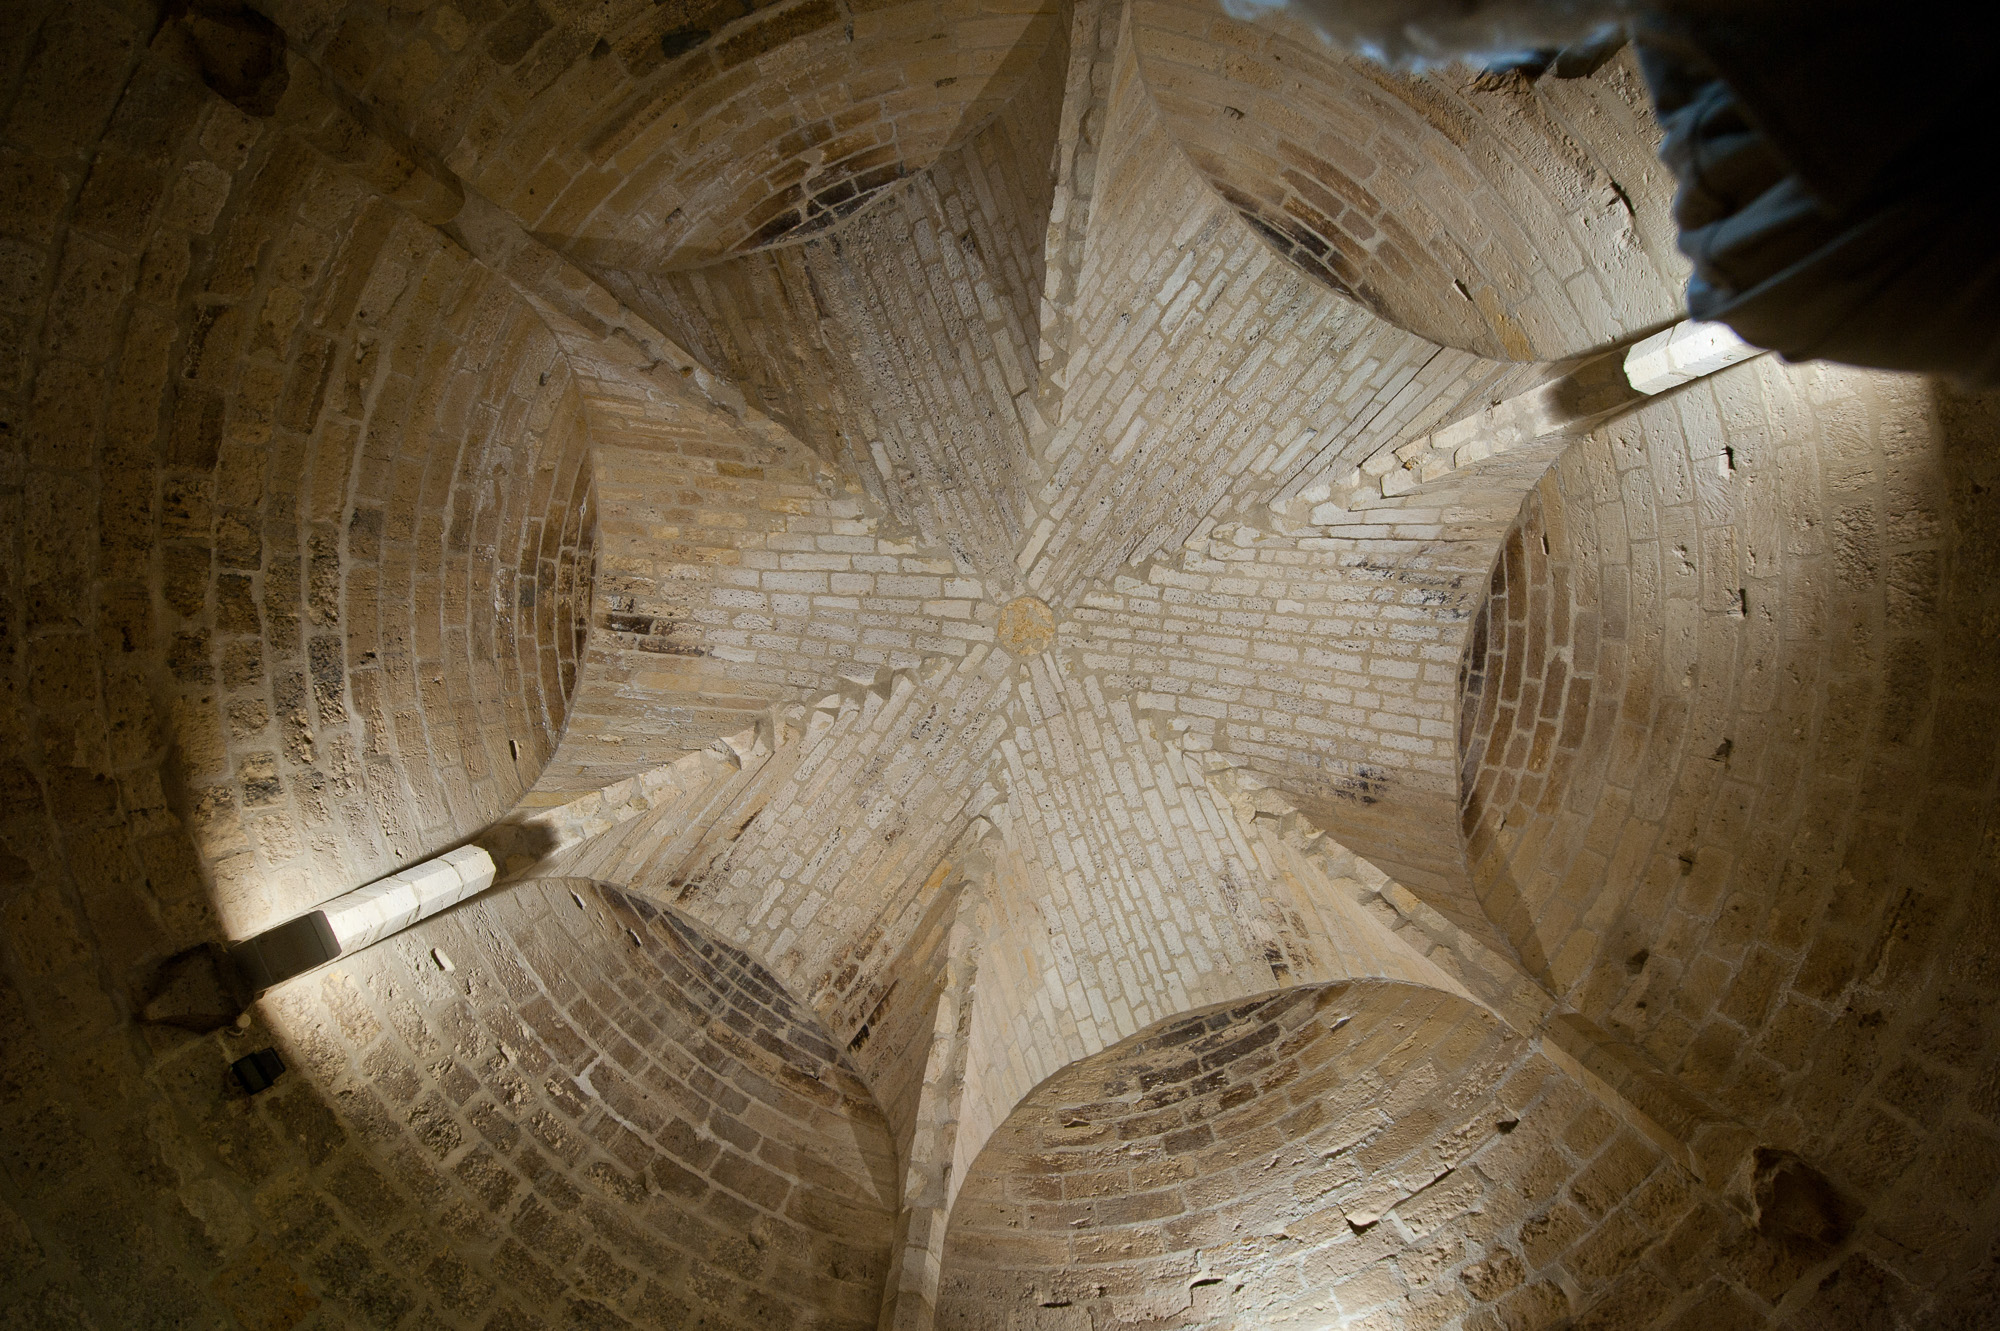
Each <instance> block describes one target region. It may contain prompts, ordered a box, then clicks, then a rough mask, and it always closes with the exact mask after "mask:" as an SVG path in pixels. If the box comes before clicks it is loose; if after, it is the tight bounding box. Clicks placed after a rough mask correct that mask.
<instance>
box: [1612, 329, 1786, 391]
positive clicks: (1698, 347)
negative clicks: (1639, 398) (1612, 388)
mask: <svg viewBox="0 0 2000 1331" xmlns="http://www.w3.org/2000/svg"><path fill="white" fill-rule="evenodd" d="M1763 354H1764V352H1763V349H1762V348H1761V347H1753V346H1751V345H1750V344H1749V343H1748V342H1745V341H1744V340H1743V339H1742V338H1740V337H1738V336H1736V333H1735V331H1734V330H1733V329H1731V328H1730V327H1729V325H1727V324H1719V323H1697V322H1695V321H1694V320H1692V319H1690V320H1687V321H1685V322H1682V323H1677V324H1675V325H1674V326H1673V327H1672V328H1669V329H1666V330H1664V331H1662V332H1658V333H1655V334H1653V335H1652V336H1651V337H1649V338H1647V339H1645V340H1644V341H1643V342H1635V343H1633V345H1632V347H1631V348H1630V349H1629V350H1627V351H1626V353H1625V378H1626V380H1627V381H1628V382H1630V383H1631V385H1632V387H1634V388H1636V389H1637V390H1638V391H1640V392H1641V393H1644V394H1646V395H1647V396H1648V397H1651V396H1653V395H1654V394H1658V393H1664V392H1666V391H1667V390H1668V389H1669V388H1678V387H1680V386H1681V385H1682V384H1689V383H1693V382H1694V381H1695V380H1697V379H1701V378H1704V377H1706V376H1708V375H1711V374H1714V373H1715V372H1716V371H1718V370H1726V369H1728V368H1729V367H1730V366H1732V365H1738V364H1741V363H1742V362H1744V361H1746V360H1749V359H1750V358H1751V357H1753V356H1761V355H1763Z"/></svg>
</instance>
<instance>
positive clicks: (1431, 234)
mask: <svg viewBox="0 0 2000 1331" xmlns="http://www.w3.org/2000/svg"><path fill="white" fill-rule="evenodd" d="M1132 25H1133V35H1134V38H1135V40H1136V43H1137V47H1138V51H1139V61H1140V68H1141V70H1142V72H1143V74H1144V77H1145V80H1146V86H1147V87H1148V89H1149V90H1150V91H1151V92H1152V94H1153V97H1154V99H1155V100H1156V101H1157V102H1158V103H1159V105H1160V109H1161V111H1162V113H1163V114H1164V115H1165V116H1166V118H1167V121H1168V124H1169V125H1170V127H1171V130H1172V133H1173V135H1174V137H1175V138H1176V139H1177V140H1178V141H1179V142H1180V144H1181V146H1182V147H1183V148H1184V149H1185V150H1186V151H1187V153H1188V155H1189V156H1190V157H1191V158H1192V159H1193V161H1194V163H1195V165H1196V166H1197V167H1198V168H1199V169H1200V170H1201V172H1202V174H1203V175H1204V176H1205V177H1206V178H1207V179H1208V181H1209V183H1210V184H1211V185H1212V186H1213V187H1214V188H1215V189H1216V190H1217V192H1219V193H1220V194H1221V195H1222V196H1223V198H1225V199H1227V200H1228V201H1229V202H1230V204H1231V205H1233V206H1234V207H1235V208H1236V209H1237V211H1239V212H1240V213H1241V214H1242V215H1243V216H1244V217H1245V218H1246V219H1247V220H1248V221H1249V222H1250V223H1251V225H1252V226H1254V227H1256V228H1257V230H1258V231H1259V232H1260V233H1262V234H1263V236H1264V237H1265V239H1267V240H1268V241H1270V243H1271V244H1273V245H1275V246H1276V247H1277V248H1278V249H1279V250H1280V251H1282V252H1283V253H1285V254H1287V255H1289V256H1290V257H1291V259H1292V261H1293V262H1294V263H1296V264H1298V265H1299V267H1301V268H1303V269H1304V270H1305V271H1306V272H1308V273H1311V274H1312V275H1313V276H1314V277H1316V278H1318V279H1320V280H1321V281H1323V282H1325V283H1327V284H1328V285H1330V286H1332V287H1333V288H1334V289H1335V290H1337V291H1341V292H1344V293H1346V294H1349V295H1352V296H1354V297H1355V298H1357V299H1359V300H1360V301H1362V303H1364V304H1366V305H1368V306H1369V307H1370V308H1372V309H1374V310H1375V311H1376V312H1378V313H1379V314H1381V315H1382V316H1383V317H1384V318H1387V319H1388V320H1390V321H1391V322H1392V323H1395V324H1397V325H1398V326H1400V327H1403V328H1406V329H1408V330H1410V331H1411V332H1414V333H1417V334H1419V335H1420V336H1423V337H1426V338H1429V339H1431V340H1433V341H1436V342H1441V343H1443V344H1444V345H1446V346H1452V347H1462V348H1464V349H1466V350H1468V351H1475V352H1478V353H1479V354H1480V355H1483V356H1492V357H1497V358H1501V359H1506V360H1555V359H1560V358H1562V357H1564V356H1571V355H1576V354H1578V353H1580V352H1584V351H1588V350H1591V349H1593V348H1595V347H1598V346H1601V345H1603V344H1604V343H1607V342H1614V341H1617V340H1619V339H1620V338H1623V337H1628V336H1630V335H1632V334H1634V333H1637V332H1640V331H1643V330H1645V329H1647V328H1649V327H1650V326H1652V325H1655V324H1658V323H1663V322H1666V321H1669V320H1672V319H1673V318H1675V317H1676V315H1677V312H1678V309H1679V304H1680V286H1681V284H1682V282H1683V280H1684V278H1685V274H1686V264H1685V262H1684V261H1683V260H1682V259H1681V257H1680V256H1679V254H1678V253H1677V252H1676V251H1675V248H1674V236H1673V227H1672V223H1671V220H1670V219H1669V218H1668V216H1667V210H1666V204H1667V201H1668V199H1670V198H1671V197H1672V193H1673V190H1672V185H1671V181H1670V179H1669V178H1668V176H1667V174H1666V171H1665V168H1664V167H1662V166H1661V165H1660V163H1659V162H1658V161H1657V160H1655V159H1654V157H1653V153H1652V145H1653V143H1654V142H1655V141H1656V139H1657V135H1658V130H1657V129H1656V128H1655V127H1654V125H1653V121H1652V115H1651V111H1650V110H1649V108H1648V106H1647V101H1646V93H1645V89H1644V87H1643V85H1642V84H1641V83H1640V81H1639V77H1638V71H1637V68H1636V66H1635V65H1634V64H1633V63H1632V61H1631V58H1630V57H1629V56H1627V57H1621V58H1620V60H1618V61H1617V62H1614V63H1613V64H1611V65H1609V66H1607V67H1606V68H1604V69H1603V70H1601V71H1599V72H1598V73H1597V74H1595V75H1593V76H1592V77H1590V78H1588V79H1579V80H1572V81H1563V80H1555V79H1547V80H1543V81H1540V82H1538V83H1535V84H1532V85H1531V84H1528V83H1527V82H1526V81H1524V80H1520V79H1505V80H1481V79H1478V78H1476V77H1475V76H1474V74H1473V73H1472V72H1471V71H1470V70H1467V69H1464V68H1463V67H1457V66H1454V67H1451V68H1447V69H1442V70H1439V71H1437V72H1435V73H1432V74H1428V75H1425V76H1422V77H1408V76H1402V75H1397V74H1392V73H1390V72H1388V71H1386V70H1384V69H1382V68H1380V67H1379V66H1376V65H1374V64H1372V63H1370V62H1368V61H1364V60H1361V59H1358V58H1355V57H1350V56H1345V55H1342V54H1340V53H1339V52H1337V51H1335V50H1334V49H1333V48H1331V47H1329V46H1328V45H1326V44H1325V43H1324V42H1323V41H1322V40H1320V39H1319V38H1318V37H1317V36H1316V35H1315V34H1314V33H1312V32H1311V31H1310V30H1309V29H1307V28H1305V27H1303V26H1301V25H1295V24H1286V23H1282V22H1280V21H1278V20H1276V19H1273V18H1265V19H1263V20H1261V21H1259V22H1258V23H1257V24H1254V25H1252V24H1248V23H1243V22H1240V21H1238V20H1235V19H1231V18H1228V17H1225V16H1224V15H1223V14H1222V13H1220V12H1218V11H1217V9H1216V8H1215V7H1214V6H1210V5H1198V4H1188V3H1183V2H1182V0H1144V2H1143V3H1140V4H1138V5H1137V6H1135V8H1134V9H1133V11H1132Z"/></svg>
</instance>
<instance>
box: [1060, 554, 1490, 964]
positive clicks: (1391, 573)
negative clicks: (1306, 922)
mask: <svg viewBox="0 0 2000 1331" xmlns="http://www.w3.org/2000/svg"><path fill="white" fill-rule="evenodd" d="M1419 516H1421V515H1419ZM1377 531H1378V533H1379V534H1377V535H1375V536H1373V537H1367V538H1361V539H1355V538H1348V539H1346V540H1336V539H1327V538H1317V537H1307V538H1299V539H1294V538H1289V537H1281V536H1277V535H1275V534H1273V533H1269V532H1262V531H1258V530H1256V529H1255V528H1251V527H1248V526H1244V527H1239V528H1236V529H1235V530H1232V531H1225V532H1220V533H1217V534H1215V535H1213V536H1211V537H1209V538H1208V539H1206V540H1204V541H1202V542H1200V543H1199V545H1197V546H1196V547H1194V548H1192V549H1188V550H1184V551H1183V552H1182V553H1181V557H1180V558H1179V559H1178V560H1176V561H1174V562H1172V563H1168V562H1166V561H1164V560H1162V561H1155V562H1153V563H1151V564H1149V565H1146V566H1144V567H1143V568H1142V569H1135V570H1132V571H1131V573H1129V574H1126V575H1123V576H1120V577H1119V578H1118V579H1116V580H1115V581H1114V582H1113V583H1112V584H1111V585H1110V586H1109V587H1107V588H1105V589H1103V590H1101V591H1098V592H1095V593H1093V594H1092V595H1091V596H1090V597H1089V598H1087V599H1086V600H1085V602H1084V604H1083V605H1082V606H1080V607H1079V608H1078V610H1077V612H1076V615H1075V617H1074V620H1073V621H1072V623H1073V628H1072V629H1070V630H1069V632H1070V633H1073V637H1072V638H1070V639H1069V640H1070V641H1073V642H1074V644H1075V649H1076V651H1077V654H1078V659H1079V661H1080V662H1081V663H1082V664H1083V665H1084V666H1085V667H1086V668H1088V669H1091V670H1093V671H1096V672H1101V677H1102V679H1103V681H1104V684H1105V686H1106V687H1108V688H1111V689H1115V690H1120V691H1122V690H1128V689H1129V690H1132V691H1133V698H1134V702H1135V703H1136V705H1138V706H1139V707H1141V708H1143V709H1145V710H1146V711H1148V712H1153V713H1155V714H1158V715H1160V716H1162V717H1163V718H1164V719H1166V721H1167V723H1168V724H1169V725H1170V726H1172V727H1173V728H1174V729H1176V730H1178V731H1181V732H1183V733H1186V734H1188V735H1190V736H1194V737H1197V739H1198V740H1199V741H1200V742H1202V743H1205V744H1207V745H1210V746H1212V747H1213V748H1214V749H1215V750H1216V751H1217V752H1220V753H1226V754H1229V755H1232V756H1234V757H1238V758H1242V759H1247V760H1248V761H1249V763H1250V765H1251V766H1252V767H1253V768H1254V769H1255V770H1256V771H1258V772H1259V773H1260V774H1262V775H1263V776H1265V778H1266V779H1267V780H1269V781H1270V782H1272V783H1273V784H1275V785H1278V786H1280V787H1281V788H1282V789H1284V790H1285V791H1286V792H1287V794H1288V795H1289V796H1290V797H1291V798H1292V800H1293V802H1294V803H1295V804H1297V805H1298V807H1300V808H1302V809H1306V810H1308V811H1309V812H1310V813H1311V814H1312V816H1314V817H1315V818H1317V819H1320V820H1321V821H1322V822H1323V823H1324V825H1325V826H1326V827H1328V829H1329V830H1331V831H1333V832H1334V833H1335V834H1336V835H1337V836H1339V837H1340V838H1341V839H1342V840H1343V841H1344V842H1346V843H1348V844H1350V845H1352V846H1354V847H1355V849H1356V850H1358V851H1360V852H1361V853H1363V854H1365V855H1367V856H1369V857H1370V858H1371V859H1374V860H1376V861H1377V862H1379V863H1381V864H1383V865H1384V866H1385V867H1387V868H1389V869H1390V871H1391V872H1394V873H1396V874H1397V875H1398V876H1399V877H1402V878H1404V879H1405V880H1406V881H1409V882H1411V883H1415V884H1420V885H1422V886H1423V887H1424V888H1426V889H1430V888H1433V887H1435V888H1437V889H1438V891H1439V893H1440V894H1442V893H1445V892H1449V891H1452V890H1453V885H1454V884H1456V883H1458V882H1459V881H1461V880H1462V879H1463V876H1464V867H1463V860H1462V859H1461V858H1460V857H1459V856H1458V854H1457V853H1456V848H1455V847H1454V846H1453V845H1452V844H1451V842H1450V840H1448V839H1441V838H1439V837H1438V836H1437V835H1436V832H1435V829H1436V827H1437V825H1438V820H1439V819H1440V818H1449V817H1450V816H1451V806H1452V802H1453V771H1452V739H1451V736H1452V733H1453V723H1454V720H1455V717H1454V712H1453V709H1454V707H1455V705H1456V704H1455V697H1456V690H1455V686H1456V671H1457V660H1458V657H1459V654H1460V652H1461V651H1462V648H1461V646H1460V644H1461V643H1462V641H1463V636H1464V633H1465V630H1466V623H1467V621H1468V619H1469V617H1470V615H1471V614H1472V613H1473V608H1474V607H1475V606H1476V604H1477V602H1478V596H1479V594H1480V592H1481V590H1482V587H1481V581H1480V578H1481V574H1482V573H1483V571H1484V555H1485V552H1484V550H1483V549H1482V548H1480V547H1479V546H1478V545H1475V544H1473V543H1472V542H1469V541H1468V542H1450V541H1441V540H1438V539H1436V537H1437V536H1438V535H1440V534H1441V533H1440V531H1439V529H1438V528H1437V527H1435V526H1432V527H1430V528H1429V529H1425V528H1424V527H1422V526H1419V525H1416V524H1411V525H1410V526H1407V527H1405V528H1403V529H1402V530H1399V531H1395V532H1394V533H1393V534H1392V532H1391V530H1390V529H1389V528H1388V527H1387V526H1381V527H1378V529H1377ZM1141 575H1143V576H1141ZM1066 636H1067V635H1066ZM1336 753H1337V754H1338V757H1336V756H1334V755H1335V754H1336ZM1460 895H1463V894H1460ZM1434 899H1435V901H1436V902H1437V904H1438V908H1439V909H1441V910H1445V911H1446V913H1447V914H1448V915H1451V916H1452V917H1453V918H1454V919H1458V920H1460V921H1462V922H1463V924H1464V925H1465V926H1466V927H1469V928H1479V927H1481V924H1480V917H1479V914H1478V910H1477V903H1476V902H1475V901H1472V900H1470V899H1469V897H1468V899H1466V900H1463V901H1455V900H1454V899H1453V897H1451V896H1445V895H1435V897H1434Z"/></svg>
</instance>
